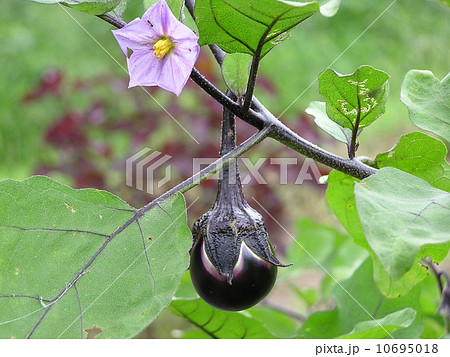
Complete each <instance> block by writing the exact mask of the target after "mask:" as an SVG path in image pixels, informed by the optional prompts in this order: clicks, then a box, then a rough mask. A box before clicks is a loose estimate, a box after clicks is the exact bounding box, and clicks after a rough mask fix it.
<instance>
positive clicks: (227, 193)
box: [216, 91, 244, 206]
mask: <svg viewBox="0 0 450 357" xmlns="http://www.w3.org/2000/svg"><path fill="white" fill-rule="evenodd" d="M227 95H228V96H229V97H230V99H235V98H236V97H235V96H234V95H233V94H232V93H231V91H227ZM235 148H236V127H235V120H234V114H233V113H231V112H230V111H229V110H228V109H227V108H226V107H224V108H223V116H222V140H221V145H220V156H221V157H223V156H224V155H226V154H228V153H229V152H231V151H233V150H234V149H235ZM218 186H219V187H218V190H217V198H216V203H217V204H225V205H226V206H230V202H234V203H235V204H238V203H239V202H242V201H244V196H243V193H242V185H241V179H240V177H239V168H238V163H237V161H233V162H232V163H230V164H229V165H227V166H226V167H224V168H223V170H222V171H221V178H220V180H219V185H218Z"/></svg>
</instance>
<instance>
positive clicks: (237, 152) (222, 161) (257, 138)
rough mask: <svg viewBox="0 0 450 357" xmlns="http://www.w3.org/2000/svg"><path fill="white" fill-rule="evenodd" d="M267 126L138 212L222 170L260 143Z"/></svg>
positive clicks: (148, 208)
mask: <svg viewBox="0 0 450 357" xmlns="http://www.w3.org/2000/svg"><path fill="white" fill-rule="evenodd" d="M269 132H270V131H269V128H264V129H262V130H260V131H258V132H257V133H255V134H253V135H252V136H251V137H250V138H248V139H247V140H246V141H244V142H243V143H242V144H240V145H239V146H237V147H236V148H234V149H233V150H231V151H229V152H227V153H226V154H225V155H223V156H222V157H220V158H219V159H217V160H216V161H214V162H213V163H212V164H210V165H208V166H207V167H205V168H204V169H203V170H201V171H200V172H198V173H196V174H195V175H193V176H192V177H190V178H188V179H187V180H185V181H183V182H181V183H179V184H178V185H176V186H175V187H174V188H172V189H170V190H169V191H167V192H165V193H163V194H162V195H161V196H159V197H158V198H156V199H154V200H153V201H152V202H150V203H148V204H147V205H145V206H144V207H142V208H140V209H139V210H138V212H139V213H140V214H141V215H143V214H144V213H145V212H148V211H149V210H151V209H152V208H154V207H156V206H158V205H159V204H160V203H161V202H162V201H164V200H165V199H167V198H168V197H170V196H172V195H174V194H176V193H184V192H186V191H189V190H190V189H191V188H193V187H194V186H197V185H199V184H200V183H201V182H203V181H205V180H206V179H208V178H209V177H211V176H212V175H214V174H215V173H217V172H219V171H220V170H222V169H223V168H224V167H226V166H227V165H229V164H230V163H232V162H234V161H235V160H236V159H237V158H239V157H240V156H242V155H243V154H245V153H246V152H247V151H248V150H250V149H251V148H252V147H253V146H255V145H257V144H258V143H260V142H261V141H262V140H264V139H265V138H266V137H267V136H268V134H269Z"/></svg>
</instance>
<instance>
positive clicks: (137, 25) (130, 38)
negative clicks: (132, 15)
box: [112, 18, 158, 56]
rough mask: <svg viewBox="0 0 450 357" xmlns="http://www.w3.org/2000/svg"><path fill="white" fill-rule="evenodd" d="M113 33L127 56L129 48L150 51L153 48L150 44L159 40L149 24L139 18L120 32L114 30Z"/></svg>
mask: <svg viewBox="0 0 450 357" xmlns="http://www.w3.org/2000/svg"><path fill="white" fill-rule="evenodd" d="M112 33H113V35H114V37H115V38H116V40H117V42H118V43H119V46H120V48H121V49H122V52H123V53H124V54H125V56H127V48H129V49H130V50H133V51H136V50H142V49H147V50H148V49H149V48H151V45H150V44H151V43H154V42H155V41H156V40H157V38H158V34H157V33H156V32H155V31H153V29H152V28H151V27H150V26H149V25H148V23H146V22H145V21H142V20H141V19H139V18H137V19H134V20H133V21H131V22H130V23H129V24H127V25H125V26H124V27H123V28H121V29H119V30H113V31H112Z"/></svg>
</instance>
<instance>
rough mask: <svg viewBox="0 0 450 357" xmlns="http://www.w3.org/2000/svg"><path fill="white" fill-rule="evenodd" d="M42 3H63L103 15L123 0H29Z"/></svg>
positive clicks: (89, 12)
mask: <svg viewBox="0 0 450 357" xmlns="http://www.w3.org/2000/svg"><path fill="white" fill-rule="evenodd" d="M27 1H32V2H37V3H40V4H48V5H54V4H61V5H66V6H68V7H71V8H74V9H77V10H80V11H83V12H87V13H88V14H92V15H103V14H106V13H107V12H109V11H112V10H113V9H114V8H115V7H116V6H117V5H119V4H120V1H121V0H27Z"/></svg>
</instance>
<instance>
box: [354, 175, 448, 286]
mask: <svg viewBox="0 0 450 357" xmlns="http://www.w3.org/2000/svg"><path fill="white" fill-rule="evenodd" d="M355 198H356V204H357V209H358V215H359V218H360V220H361V224H362V227H363V231H364V234H365V236H366V239H367V242H368V243H369V245H370V247H371V248H372V250H373V252H374V253H375V254H376V256H377V257H378V258H379V260H380V262H381V264H382V265H383V267H384V268H385V269H386V271H387V272H388V274H389V275H390V277H391V278H392V279H393V280H396V279H399V278H400V277H401V276H402V275H403V274H405V273H406V272H407V271H408V270H410V269H411V267H412V265H413V263H414V261H415V260H416V259H417V255H418V253H419V252H420V251H421V249H422V247H424V246H428V245H440V248H442V249H443V250H445V251H447V250H448V244H447V245H444V244H445V243H448V242H450V235H449V232H450V220H449V219H448V218H449V215H450V194H449V193H447V192H444V191H441V190H438V189H436V188H434V187H433V186H431V185H430V184H429V183H428V182H426V181H424V180H422V179H420V178H418V177H416V176H413V175H410V174H408V173H406V172H403V171H400V170H397V169H395V168H392V167H386V168H383V169H380V170H379V171H378V172H377V173H376V174H374V175H372V176H370V177H368V178H366V179H365V180H363V181H362V182H360V183H358V184H356V185H355ZM436 248H439V246H437V247H436ZM444 255H445V254H444Z"/></svg>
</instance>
